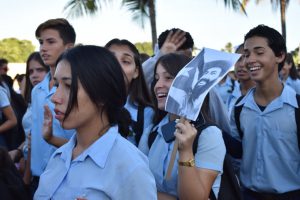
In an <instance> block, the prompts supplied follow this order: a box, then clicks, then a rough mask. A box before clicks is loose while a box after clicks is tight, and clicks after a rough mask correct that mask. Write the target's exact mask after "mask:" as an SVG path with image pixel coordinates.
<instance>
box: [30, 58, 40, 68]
mask: <svg viewBox="0 0 300 200" xmlns="http://www.w3.org/2000/svg"><path fill="white" fill-rule="evenodd" d="M28 64H29V66H28V68H29V69H35V68H39V67H42V64H41V63H40V62H38V61H37V60H34V59H33V60H30V61H29V63H28Z"/></svg>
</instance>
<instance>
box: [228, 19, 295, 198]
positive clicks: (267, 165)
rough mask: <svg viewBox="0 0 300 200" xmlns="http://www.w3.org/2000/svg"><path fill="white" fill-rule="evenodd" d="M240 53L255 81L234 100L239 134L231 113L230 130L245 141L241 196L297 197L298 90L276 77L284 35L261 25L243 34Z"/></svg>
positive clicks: (280, 64) (282, 60)
mask: <svg viewBox="0 0 300 200" xmlns="http://www.w3.org/2000/svg"><path fill="white" fill-rule="evenodd" d="M244 56H245V64H246V67H247V69H248V71H249V72H250V76H251V79H252V80H253V81H254V82H255V83H256V87H255V88H252V89H251V90H250V91H249V92H248V93H247V94H246V96H245V97H244V98H243V99H242V100H241V101H240V102H239V103H238V104H237V105H236V106H235V107H237V106H241V105H243V107H242V110H241V113H240V118H239V119H240V130H241V132H242V133H243V134H241V135H240V134H239V131H238V129H237V126H236V121H235V117H234V112H232V113H231V128H232V134H233V135H234V136H235V137H237V138H240V139H241V140H242V144H243V157H242V161H241V168H240V179H241V184H242V186H243V187H244V190H243V195H244V199H245V200H254V199H255V200H262V199H288V200H296V199H299V196H300V178H299V177H300V171H299V165H300V153H299V149H298V142H297V141H298V140H297V124H296V121H295V113H294V112H295V108H297V107H298V105H297V101H296V93H295V91H293V90H292V89H291V88H290V87H287V86H284V85H283V84H282V83H281V81H280V80H279V78H278V72H279V71H280V69H281V68H282V66H283V64H284V60H285V56H286V44H285V41H284V39H283V37H282V36H281V35H280V33H278V32H277V31H276V30H274V29H272V28H270V27H267V26H264V25H259V26H257V27H255V28H253V29H251V30H250V31H249V32H248V33H247V34H246V35H245V39H244ZM249 122H251V123H249Z"/></svg>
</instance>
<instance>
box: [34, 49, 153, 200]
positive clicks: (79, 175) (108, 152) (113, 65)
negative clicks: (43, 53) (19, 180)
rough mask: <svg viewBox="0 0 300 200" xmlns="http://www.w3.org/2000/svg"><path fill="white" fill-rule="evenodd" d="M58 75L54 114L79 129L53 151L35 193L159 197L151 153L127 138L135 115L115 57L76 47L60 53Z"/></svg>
mask: <svg viewBox="0 0 300 200" xmlns="http://www.w3.org/2000/svg"><path fill="white" fill-rule="evenodd" d="M54 80H55V85H56V86H57V90H56V92H55V94H54V95H53V97H52V101H53V103H54V104H55V118H56V119H58V120H59V121H60V123H61V125H62V127H63V128H65V129H75V130H76V134H75V135H73V137H72V138H71V139H70V140H69V142H68V143H66V144H65V145H64V146H62V147H61V148H59V149H58V150H57V151H55V152H54V154H53V155H52V157H51V159H50V161H49V162H48V165H47V167H46V169H45V171H44V173H43V174H42V175H41V177H40V182H39V187H38V189H37V192H36V193H35V196H34V199H89V200H93V199H125V200H126V199H128V200H131V199H156V198H157V196H156V187H155V181H154V178H153V175H152V174H151V171H150V170H149V167H148V160H147V158H146V156H144V155H143V154H142V153H141V152H140V151H139V150H138V149H137V148H136V147H135V146H134V145H132V144H131V143H130V142H129V141H128V140H127V139H125V138H124V137H127V135H128V132H129V126H128V122H129V121H128V119H129V118H130V116H129V114H128V112H127V111H126V110H125V109H124V108H123V106H124V105H125V102H126V98H127V93H126V86H125V82H124V76H123V73H122V69H121V66H120V64H119V63H118V61H117V60H116V58H115V57H114V56H113V55H112V54H111V53H110V52H109V51H108V50H106V49H105V48H102V47H97V46H78V47H75V48H73V49H71V50H69V51H67V52H65V53H64V54H63V55H62V57H61V58H60V59H59V61H58V64H57V68H56V71H55V75H54ZM48 114H49V115H45V120H51V118H52V116H51V112H50V113H48ZM48 128H49V127H48ZM49 183H51V184H49Z"/></svg>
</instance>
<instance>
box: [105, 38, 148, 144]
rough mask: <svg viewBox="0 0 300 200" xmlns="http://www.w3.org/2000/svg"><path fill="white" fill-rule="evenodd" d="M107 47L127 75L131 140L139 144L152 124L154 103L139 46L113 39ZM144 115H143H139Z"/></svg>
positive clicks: (126, 105)
mask: <svg viewBox="0 0 300 200" xmlns="http://www.w3.org/2000/svg"><path fill="white" fill-rule="evenodd" d="M105 47H106V48H107V49H109V50H110V51H111V52H112V53H113V54H114V55H115V56H116V58H117V59H118V61H119V63H120V65H121V67H122V69H123V71H124V74H125V77H126V87H127V92H128V97H127V102H126V104H125V108H126V109H127V110H128V111H129V113H130V115H131V119H132V120H133V121H132V124H131V131H130V132H131V133H132V134H131V135H130V136H129V137H128V139H129V141H131V142H132V143H133V144H135V145H138V142H139V140H140V138H141V135H142V133H143V131H144V130H145V129H147V127H149V126H150V125H151V124H152V118H153V115H154V110H153V103H152V100H151V97H150V94H149V91H148V87H147V85H146V82H145V78H144V73H143V69H142V67H141V66H142V65H141V57H140V54H139V51H138V50H137V48H136V47H135V46H134V44H132V43H131V42H129V41H128V40H125V39H122V40H120V39H117V38H115V39H112V40H110V41H109V42H108V43H107V44H106V45H105ZM139 115H142V116H139Z"/></svg>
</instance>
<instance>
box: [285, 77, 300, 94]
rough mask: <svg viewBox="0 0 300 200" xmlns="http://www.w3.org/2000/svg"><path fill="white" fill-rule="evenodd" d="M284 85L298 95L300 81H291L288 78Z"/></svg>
mask: <svg viewBox="0 0 300 200" xmlns="http://www.w3.org/2000/svg"><path fill="white" fill-rule="evenodd" d="M285 84H286V85H288V86H290V87H291V88H293V89H294V90H295V92H296V93H297V94H299V95H300V79H296V80H293V79H291V77H288V78H287V79H286V81H285Z"/></svg>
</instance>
